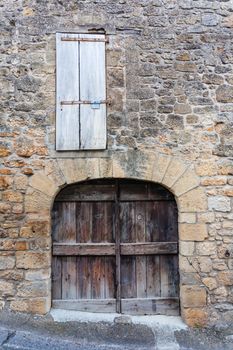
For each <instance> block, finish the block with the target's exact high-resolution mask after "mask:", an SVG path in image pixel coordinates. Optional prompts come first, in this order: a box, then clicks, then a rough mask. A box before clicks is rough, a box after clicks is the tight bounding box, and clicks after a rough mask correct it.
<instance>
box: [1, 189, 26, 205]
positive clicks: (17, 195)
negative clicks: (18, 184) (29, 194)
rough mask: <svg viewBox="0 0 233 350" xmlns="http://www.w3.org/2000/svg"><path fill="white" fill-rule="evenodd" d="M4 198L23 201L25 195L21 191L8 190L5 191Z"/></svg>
mask: <svg viewBox="0 0 233 350" xmlns="http://www.w3.org/2000/svg"><path fill="white" fill-rule="evenodd" d="M3 200H4V201H7V202H16V203H19V202H22V201H23V195H22V193H20V192H16V191H6V192H4V193H3Z"/></svg>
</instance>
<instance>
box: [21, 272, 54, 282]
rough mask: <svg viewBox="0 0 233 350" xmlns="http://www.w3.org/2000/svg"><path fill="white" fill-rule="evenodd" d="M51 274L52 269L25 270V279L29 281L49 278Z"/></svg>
mask: <svg viewBox="0 0 233 350" xmlns="http://www.w3.org/2000/svg"><path fill="white" fill-rule="evenodd" d="M50 276H51V269H41V270H29V271H25V280H27V281H43V280H48V279H49V278H50Z"/></svg>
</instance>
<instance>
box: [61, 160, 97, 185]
mask: <svg viewBox="0 0 233 350" xmlns="http://www.w3.org/2000/svg"><path fill="white" fill-rule="evenodd" d="M58 165H59V168H60V170H61V172H62V174H63V175H64V177H65V179H66V182H67V184H71V183H74V182H79V181H84V180H87V179H97V178H99V159H98V158H89V159H86V158H77V159H59V160H58Z"/></svg>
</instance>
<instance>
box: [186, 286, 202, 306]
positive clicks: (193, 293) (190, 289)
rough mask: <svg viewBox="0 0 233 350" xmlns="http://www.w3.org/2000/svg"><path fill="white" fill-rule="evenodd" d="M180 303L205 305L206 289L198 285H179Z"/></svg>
mask: <svg viewBox="0 0 233 350" xmlns="http://www.w3.org/2000/svg"><path fill="white" fill-rule="evenodd" d="M180 298H181V304H182V305H183V307H202V306H205V305H206V298H207V295H206V290H205V288H204V287H198V286H194V285H191V286H181V289H180Z"/></svg>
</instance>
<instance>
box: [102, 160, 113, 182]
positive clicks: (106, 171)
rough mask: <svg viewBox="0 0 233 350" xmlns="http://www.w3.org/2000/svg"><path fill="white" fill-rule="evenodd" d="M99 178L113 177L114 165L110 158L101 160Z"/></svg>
mask: <svg viewBox="0 0 233 350" xmlns="http://www.w3.org/2000/svg"><path fill="white" fill-rule="evenodd" d="M99 176H100V178H105V177H106V178H111V177H113V164H112V159H110V158H100V159H99Z"/></svg>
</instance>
